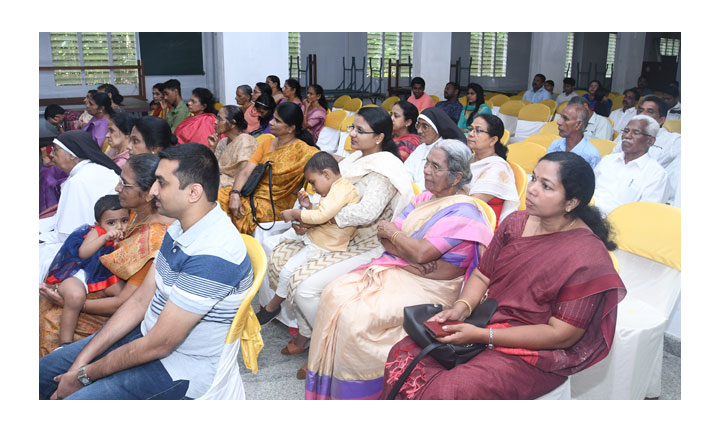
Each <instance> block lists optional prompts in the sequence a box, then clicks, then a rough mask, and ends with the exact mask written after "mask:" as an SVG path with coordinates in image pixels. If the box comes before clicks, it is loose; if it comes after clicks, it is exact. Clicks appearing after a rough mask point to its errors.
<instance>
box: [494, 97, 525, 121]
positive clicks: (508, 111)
mask: <svg viewBox="0 0 720 432" xmlns="http://www.w3.org/2000/svg"><path fill="white" fill-rule="evenodd" d="M524 106H525V104H524V103H522V101H520V100H509V101H507V102H505V103H504V104H502V105H500V113H501V114H505V115H509V116H513V117H517V116H518V114H519V113H520V110H521V109H522V108H523V107H524Z"/></svg>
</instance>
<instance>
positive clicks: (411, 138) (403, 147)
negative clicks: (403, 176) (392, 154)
mask: <svg viewBox="0 0 720 432" xmlns="http://www.w3.org/2000/svg"><path fill="white" fill-rule="evenodd" d="M395 144H397V147H398V153H400V159H402V161H403V162H405V160H407V158H408V156H410V154H411V153H412V152H413V151H415V149H416V148H417V146H419V145H420V144H422V143H421V142H420V137H419V136H417V135H415V134H405V135H400V136H399V137H397V138H395Z"/></svg>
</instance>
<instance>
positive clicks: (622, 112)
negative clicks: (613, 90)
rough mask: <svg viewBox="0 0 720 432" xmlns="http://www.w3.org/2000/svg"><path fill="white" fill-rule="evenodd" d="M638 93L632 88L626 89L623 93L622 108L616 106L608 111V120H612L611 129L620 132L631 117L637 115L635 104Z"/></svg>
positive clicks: (638, 96) (638, 97)
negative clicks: (611, 110)
mask: <svg viewBox="0 0 720 432" xmlns="http://www.w3.org/2000/svg"><path fill="white" fill-rule="evenodd" d="M638 99H640V95H638V92H637V91H636V90H634V89H627V90H625V92H624V93H623V100H622V108H618V109H616V110H614V111H613V112H611V113H610V120H612V121H613V129H615V130H616V131H618V132H620V131H621V130H623V129H625V126H627V124H628V122H629V121H630V119H631V118H633V117H635V116H636V115H637V110H636V109H635V105H636V104H637V101H638Z"/></svg>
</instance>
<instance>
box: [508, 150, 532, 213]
mask: <svg viewBox="0 0 720 432" xmlns="http://www.w3.org/2000/svg"><path fill="white" fill-rule="evenodd" d="M508 165H510V168H512V171H513V176H514V177H515V188H516V189H517V193H518V197H519V198H520V205H519V206H518V210H525V197H526V196H527V184H528V178H527V173H526V172H525V170H524V169H523V168H522V167H521V166H520V165H518V164H516V163H515V162H510V161H508Z"/></svg>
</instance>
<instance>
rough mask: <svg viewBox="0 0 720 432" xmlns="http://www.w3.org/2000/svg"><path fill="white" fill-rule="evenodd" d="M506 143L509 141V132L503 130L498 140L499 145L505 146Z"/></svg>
mask: <svg viewBox="0 0 720 432" xmlns="http://www.w3.org/2000/svg"><path fill="white" fill-rule="evenodd" d="M508 141H510V131H508V130H507V129H505V131H504V132H503V136H502V138H500V144H502V145H507V143H508Z"/></svg>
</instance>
